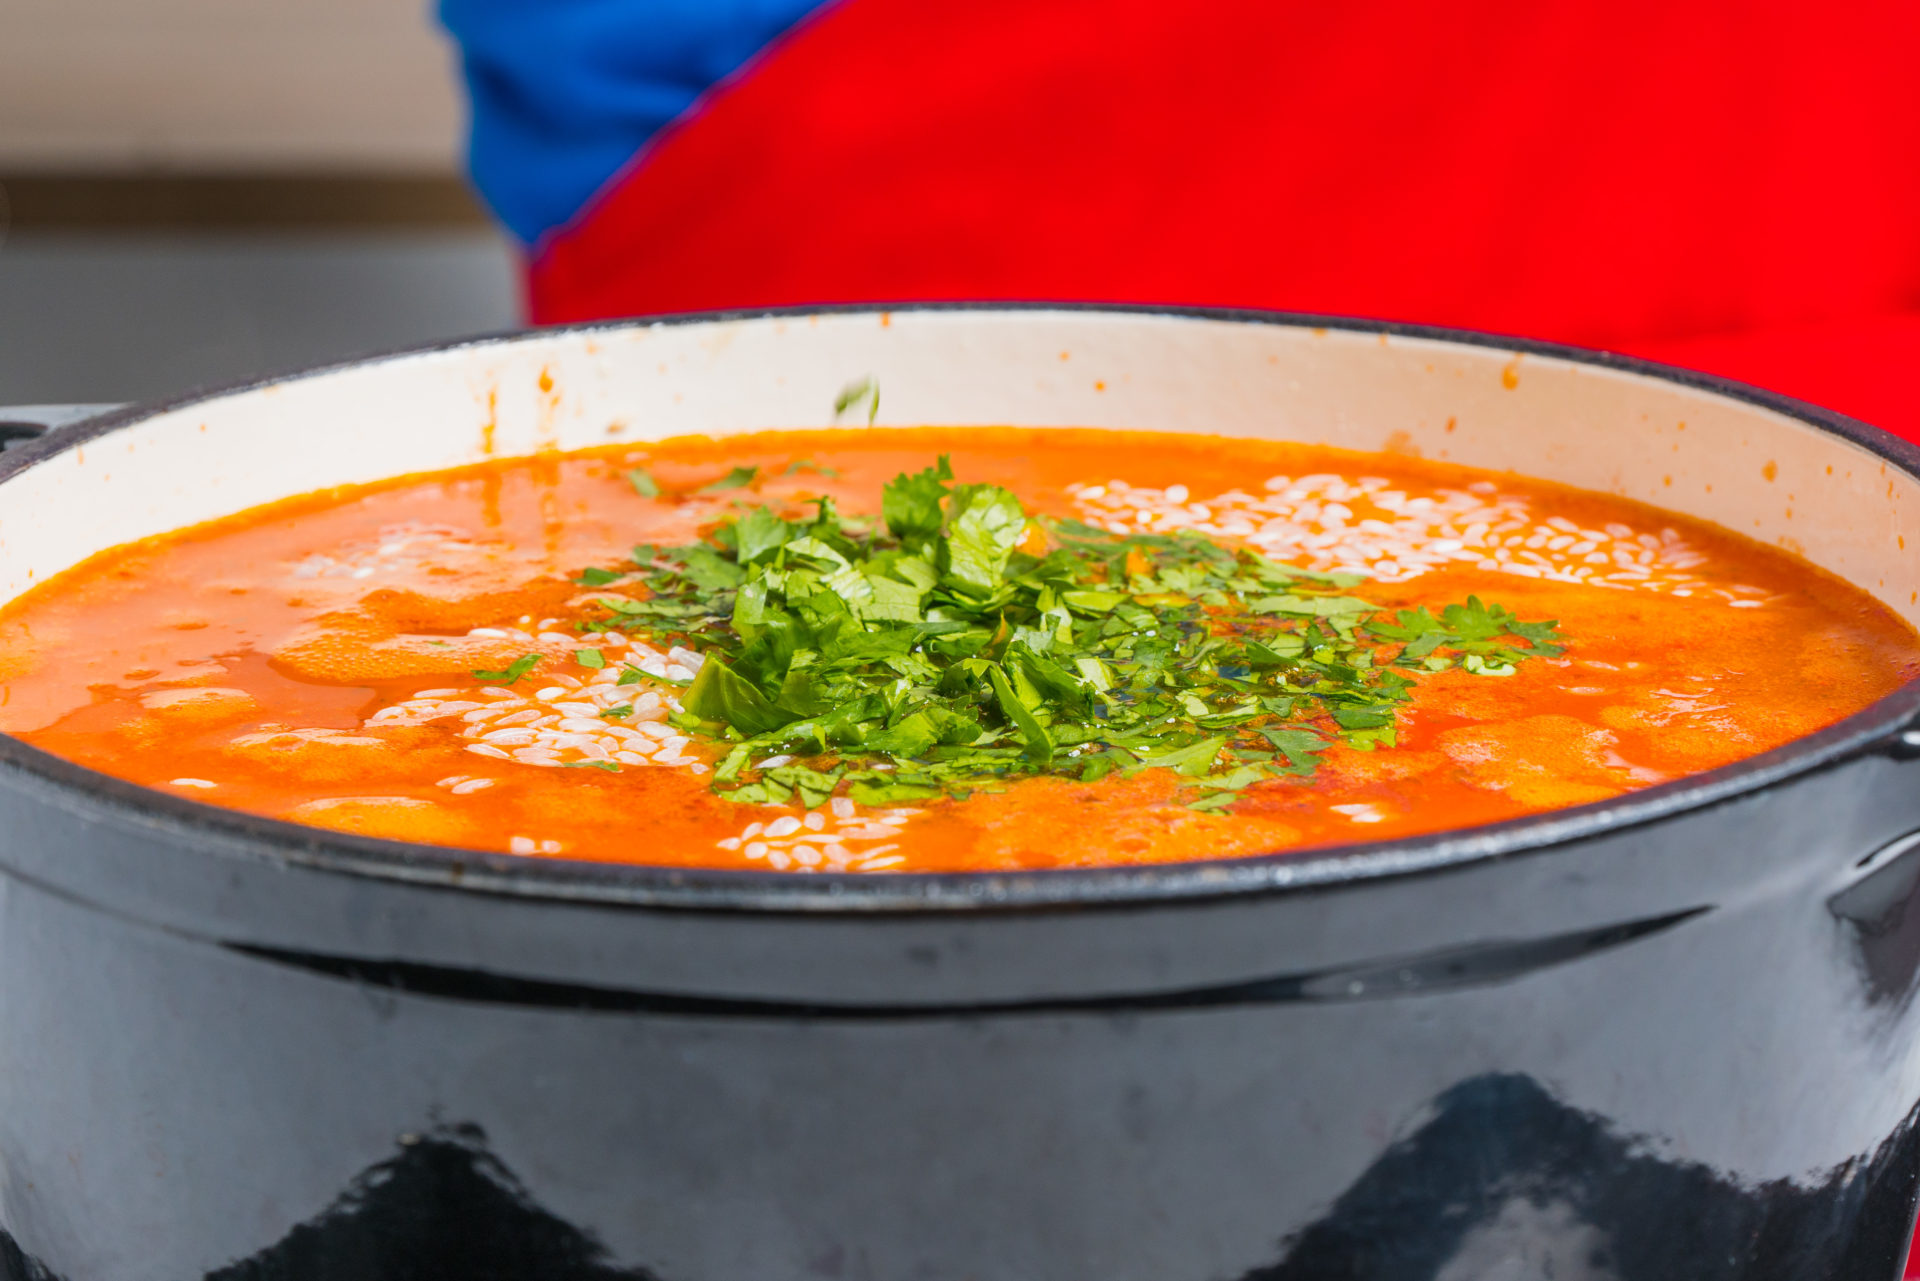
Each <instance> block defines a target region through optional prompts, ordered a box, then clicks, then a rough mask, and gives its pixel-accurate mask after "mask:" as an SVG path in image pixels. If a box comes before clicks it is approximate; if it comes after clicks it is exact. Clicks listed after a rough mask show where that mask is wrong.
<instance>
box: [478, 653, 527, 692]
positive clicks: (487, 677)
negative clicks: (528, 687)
mask: <svg viewBox="0 0 1920 1281" xmlns="http://www.w3.org/2000/svg"><path fill="white" fill-rule="evenodd" d="M539 663H540V655H538V654H522V655H521V656H520V657H518V658H516V659H514V660H513V661H512V662H511V663H508V664H507V666H506V670H505V671H498V672H490V671H486V670H483V669H476V670H475V671H474V673H473V678H474V679H475V680H477V681H488V682H491V683H498V684H502V685H511V684H513V683H514V682H515V681H517V680H519V679H520V678H521V677H522V676H525V675H526V674H527V673H528V672H530V671H532V670H533V669H534V668H535V667H537V666H539Z"/></svg>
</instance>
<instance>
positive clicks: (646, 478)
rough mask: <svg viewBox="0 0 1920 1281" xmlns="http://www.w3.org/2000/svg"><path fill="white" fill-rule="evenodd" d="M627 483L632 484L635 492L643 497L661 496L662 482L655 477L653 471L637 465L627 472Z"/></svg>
mask: <svg viewBox="0 0 1920 1281" xmlns="http://www.w3.org/2000/svg"><path fill="white" fill-rule="evenodd" d="M627 483H628V484H629V485H632V486H633V492H634V493H636V494H638V495H640V497H642V498H658V497H660V482H658V481H656V480H655V479H654V478H653V474H652V473H651V472H648V471H645V470H643V469H641V468H639V467H636V468H634V469H633V470H632V471H630V472H628V473H627Z"/></svg>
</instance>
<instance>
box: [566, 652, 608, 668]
mask: <svg viewBox="0 0 1920 1281" xmlns="http://www.w3.org/2000/svg"><path fill="white" fill-rule="evenodd" d="M573 661H574V662H576V663H578V664H580V666H582V667H591V668H594V669H595V670H596V671H597V670H598V669H600V668H602V667H605V666H606V665H607V658H606V655H604V654H602V653H601V652H600V651H599V650H597V649H576V650H574V651H573Z"/></svg>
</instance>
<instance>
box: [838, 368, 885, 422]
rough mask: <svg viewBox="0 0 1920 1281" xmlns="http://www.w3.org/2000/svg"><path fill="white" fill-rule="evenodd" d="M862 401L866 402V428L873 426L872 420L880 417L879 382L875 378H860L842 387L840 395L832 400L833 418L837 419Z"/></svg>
mask: <svg viewBox="0 0 1920 1281" xmlns="http://www.w3.org/2000/svg"><path fill="white" fill-rule="evenodd" d="M863 400H864V401H866V402H867V426H869V427H871V426H873V420H874V419H875V418H878V417H879V416H880V380H879V379H877V378H873V377H867V378H862V379H861V380H860V381H859V382H857V383H848V384H847V385H846V386H845V387H842V388H841V389H840V394H839V395H838V396H835V397H834V398H833V416H834V417H835V418H838V417H839V416H840V415H842V414H844V413H846V412H847V411H848V410H849V409H852V408H853V407H854V406H855V405H857V404H859V403H860V402H861V401H863Z"/></svg>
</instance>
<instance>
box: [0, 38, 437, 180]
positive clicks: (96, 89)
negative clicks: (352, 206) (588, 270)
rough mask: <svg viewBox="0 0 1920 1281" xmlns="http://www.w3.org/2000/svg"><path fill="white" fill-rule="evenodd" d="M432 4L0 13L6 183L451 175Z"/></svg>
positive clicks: (1, 144)
mask: <svg viewBox="0 0 1920 1281" xmlns="http://www.w3.org/2000/svg"><path fill="white" fill-rule="evenodd" d="M460 130H461V107H460V101H459V94H458V91H457V87H456V83H455V76H454V64H453V57H452V54H451V51H450V50H449V48H448V46H447V43H446V41H445V38H444V36H443V35H442V34H441V33H440V32H439V30H438V29H437V28H436V27H435V26H434V24H433V21H432V17H431V13H430V11H429V7H428V4H427V3H426V2H425V0H0V172H4V171H6V170H12V171H14V172H16V173H17V172H21V171H27V170H33V171H39V172H48V171H80V172H85V171H99V170H115V169H128V168H143V169H144V168H159V169H171V170H196V171H206V170H261V169H269V170H271V169H307V170H311V169H329V168H336V169H354V170H369V169H373V170H379V169H400V170H422V169H431V170H447V169H451V168H453V167H454V166H455V165H456V163H457V161H458V155H459V144H460Z"/></svg>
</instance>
